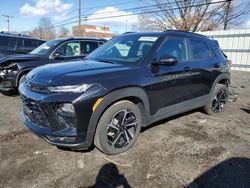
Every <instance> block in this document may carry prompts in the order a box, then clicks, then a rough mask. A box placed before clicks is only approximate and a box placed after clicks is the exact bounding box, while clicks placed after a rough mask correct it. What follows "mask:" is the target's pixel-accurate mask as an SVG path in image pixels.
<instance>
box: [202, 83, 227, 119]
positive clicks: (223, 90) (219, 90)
mask: <svg viewBox="0 0 250 188" xmlns="http://www.w3.org/2000/svg"><path fill="white" fill-rule="evenodd" d="M228 96H229V89H228V87H227V86H225V85H222V84H217V85H216V86H215V88H214V90H213V92H212V95H211V97H210V100H209V102H208V104H207V105H206V106H205V107H204V110H205V112H206V113H207V114H209V115H215V114H218V113H220V112H223V111H224V109H225V105H226V102H227V100H228Z"/></svg>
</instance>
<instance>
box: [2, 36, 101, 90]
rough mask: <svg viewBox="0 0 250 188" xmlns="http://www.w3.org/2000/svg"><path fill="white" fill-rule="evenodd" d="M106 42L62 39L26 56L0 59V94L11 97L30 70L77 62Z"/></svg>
mask: <svg viewBox="0 0 250 188" xmlns="http://www.w3.org/2000/svg"><path fill="white" fill-rule="evenodd" d="M104 42H106V40H105V39H96V38H67V39H65V38H62V39H55V40H52V41H48V42H46V43H43V44H42V45H41V46H39V47H38V48H36V49H34V50H33V51H31V52H30V53H28V54H26V55H12V56H3V57H2V58H0V92H1V93H3V94H5V95H11V94H13V93H16V92H17V88H18V86H19V85H20V83H21V82H22V81H23V80H24V78H25V76H26V74H27V73H28V72H29V71H31V70H32V69H34V68H36V67H38V66H41V65H45V64H52V63H58V62H67V61H73V60H74V61H77V60H81V59H83V58H84V57H85V56H86V55H87V54H89V53H90V52H92V51H93V50H95V49H96V48H97V47H99V46H100V45H102V44H103V43H104Z"/></svg>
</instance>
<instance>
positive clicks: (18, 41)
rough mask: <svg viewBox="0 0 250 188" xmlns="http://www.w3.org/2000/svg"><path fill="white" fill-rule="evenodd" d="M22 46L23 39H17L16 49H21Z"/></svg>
mask: <svg viewBox="0 0 250 188" xmlns="http://www.w3.org/2000/svg"><path fill="white" fill-rule="evenodd" d="M23 47H24V41H23V39H17V44H16V48H17V49H18V50H23Z"/></svg>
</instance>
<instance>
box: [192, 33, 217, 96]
mask: <svg viewBox="0 0 250 188" xmlns="http://www.w3.org/2000/svg"><path fill="white" fill-rule="evenodd" d="M189 47H190V58H191V61H190V64H189V66H188V67H190V68H191V73H192V74H195V75H196V77H197V78H196V79H195V80H194V83H193V86H194V89H195V93H196V96H202V95H206V94H209V92H210V90H211V87H212V84H213V81H214V79H215V74H213V69H214V66H215V65H214V63H215V62H216V57H215V56H214V54H213V51H212V50H211V49H210V47H209V46H208V45H207V43H206V40H204V39H199V38H190V39H189Z"/></svg>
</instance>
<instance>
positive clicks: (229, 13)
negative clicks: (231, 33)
mask: <svg viewBox="0 0 250 188" xmlns="http://www.w3.org/2000/svg"><path fill="white" fill-rule="evenodd" d="M249 6H250V2H247V1H243V0H242V2H240V1H231V0H228V1H227V3H226V4H225V6H224V7H223V9H222V10H221V11H220V12H219V13H218V14H219V15H220V16H221V24H222V25H223V29H224V30H227V29H228V27H229V25H238V24H240V23H242V22H244V20H243V19H242V18H243V16H244V15H246V14H248V13H249Z"/></svg>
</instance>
